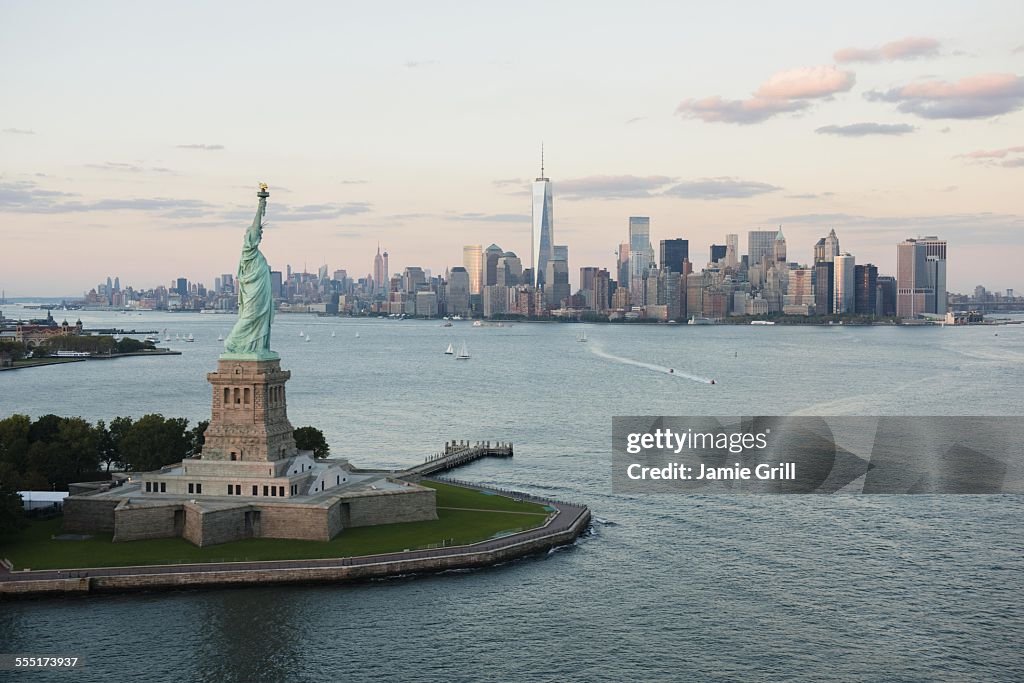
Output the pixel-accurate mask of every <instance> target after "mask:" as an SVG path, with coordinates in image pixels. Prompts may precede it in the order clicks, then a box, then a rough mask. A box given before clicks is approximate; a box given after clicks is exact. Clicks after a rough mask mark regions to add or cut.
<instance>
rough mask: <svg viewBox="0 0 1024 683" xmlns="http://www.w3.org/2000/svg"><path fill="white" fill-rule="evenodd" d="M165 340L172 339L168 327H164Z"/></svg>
mask: <svg viewBox="0 0 1024 683" xmlns="http://www.w3.org/2000/svg"><path fill="white" fill-rule="evenodd" d="M164 341H165V342H169V341H171V334H170V333H169V332H168V331H167V328H166V327H165V328H164Z"/></svg>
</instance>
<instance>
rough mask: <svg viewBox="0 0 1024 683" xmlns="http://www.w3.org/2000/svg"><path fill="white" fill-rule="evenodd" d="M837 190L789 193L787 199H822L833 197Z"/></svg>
mask: <svg viewBox="0 0 1024 683" xmlns="http://www.w3.org/2000/svg"><path fill="white" fill-rule="evenodd" d="M834 195H835V192H820V193H814V192H805V193H803V194H787V195H786V199H822V198H824V197H832V196H834Z"/></svg>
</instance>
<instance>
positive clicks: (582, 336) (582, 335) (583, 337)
mask: <svg viewBox="0 0 1024 683" xmlns="http://www.w3.org/2000/svg"><path fill="white" fill-rule="evenodd" d="M576 341H578V342H585V341H587V333H586V332H581V333H580V334H579V336H577V337H576Z"/></svg>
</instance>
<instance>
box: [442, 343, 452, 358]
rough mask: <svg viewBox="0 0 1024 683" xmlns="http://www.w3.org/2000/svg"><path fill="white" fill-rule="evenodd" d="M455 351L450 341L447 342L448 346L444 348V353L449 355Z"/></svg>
mask: <svg viewBox="0 0 1024 683" xmlns="http://www.w3.org/2000/svg"><path fill="white" fill-rule="evenodd" d="M454 353H455V349H454V348H453V347H452V343H451V342H448V348H447V349H445V350H444V355H446V356H451V355H453V354H454Z"/></svg>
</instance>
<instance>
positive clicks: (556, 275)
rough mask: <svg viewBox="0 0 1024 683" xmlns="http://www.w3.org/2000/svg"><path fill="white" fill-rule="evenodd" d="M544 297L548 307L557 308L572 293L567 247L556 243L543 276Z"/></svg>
mask: <svg viewBox="0 0 1024 683" xmlns="http://www.w3.org/2000/svg"><path fill="white" fill-rule="evenodd" d="M544 282H545V285H544V290H545V299H546V301H547V304H548V307H549V308H559V307H560V306H561V305H562V302H563V301H564V300H565V299H567V298H568V297H569V295H571V294H572V289H571V288H570V285H569V247H568V246H566V245H562V244H559V245H556V246H554V247H553V249H552V258H551V260H550V261H548V272H547V274H546V276H545V278H544Z"/></svg>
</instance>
